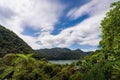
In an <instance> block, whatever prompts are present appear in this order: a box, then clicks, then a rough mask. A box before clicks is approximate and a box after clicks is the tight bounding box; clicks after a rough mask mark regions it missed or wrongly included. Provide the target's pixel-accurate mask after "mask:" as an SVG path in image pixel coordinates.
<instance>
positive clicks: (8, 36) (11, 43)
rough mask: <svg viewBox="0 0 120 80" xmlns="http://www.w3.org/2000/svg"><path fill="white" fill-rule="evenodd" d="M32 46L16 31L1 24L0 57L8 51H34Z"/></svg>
mask: <svg viewBox="0 0 120 80" xmlns="http://www.w3.org/2000/svg"><path fill="white" fill-rule="evenodd" d="M32 52H33V50H32V48H31V47H30V46H29V45H28V44H27V43H25V42H24V41H23V40H22V39H21V38H19V37H18V36H17V35H16V34H15V33H14V32H12V31H10V30H8V29H6V28H5V27H3V26H1V25H0V57H2V56H4V55H5V54H7V53H26V54H27V53H32Z"/></svg>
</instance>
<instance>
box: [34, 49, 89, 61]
mask: <svg viewBox="0 0 120 80" xmlns="http://www.w3.org/2000/svg"><path fill="white" fill-rule="evenodd" d="M35 52H36V53H35V54H34V55H33V56H34V57H35V58H37V59H40V58H46V59H48V60H75V59H80V58H83V57H84V56H87V55H89V54H90V53H91V52H83V51H82V50H80V49H76V50H70V49H68V48H51V49H39V50H35Z"/></svg>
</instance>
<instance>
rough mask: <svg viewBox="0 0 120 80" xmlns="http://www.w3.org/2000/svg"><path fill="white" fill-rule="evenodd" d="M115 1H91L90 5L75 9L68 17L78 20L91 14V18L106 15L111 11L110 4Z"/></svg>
mask: <svg viewBox="0 0 120 80" xmlns="http://www.w3.org/2000/svg"><path fill="white" fill-rule="evenodd" d="M114 1H115V0H91V1H90V2H89V3H87V4H85V5H83V6H81V7H77V8H73V9H72V10H70V11H69V12H68V14H67V17H70V18H71V19H77V18H78V17H80V16H82V15H84V14H89V15H90V16H93V15H97V14H99V13H101V12H103V13H106V11H108V10H109V6H110V3H112V2H114Z"/></svg>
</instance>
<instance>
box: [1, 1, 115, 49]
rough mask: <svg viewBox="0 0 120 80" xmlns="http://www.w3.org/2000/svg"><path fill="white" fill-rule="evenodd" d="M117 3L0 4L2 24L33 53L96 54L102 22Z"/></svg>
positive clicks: (8, 2)
mask: <svg viewBox="0 0 120 80" xmlns="http://www.w3.org/2000/svg"><path fill="white" fill-rule="evenodd" d="M114 1H116V0H0V24H1V25H3V26H4V27H6V28H8V29H10V30H11V31H13V32H15V33H16V34H17V35H18V36H19V37H20V38H22V39H23V40H24V41H25V42H26V43H28V45H30V46H31V47H32V48H33V49H44V48H54V47H60V48H70V49H78V48H79V49H81V50H83V51H95V50H96V49H98V45H99V41H100V40H101V31H100V27H101V26H100V22H101V20H103V18H104V17H105V14H106V12H108V11H109V9H110V8H109V6H110V3H112V2H114Z"/></svg>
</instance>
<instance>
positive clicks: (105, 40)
mask: <svg viewBox="0 0 120 80" xmlns="http://www.w3.org/2000/svg"><path fill="white" fill-rule="evenodd" d="M110 7H111V9H110V11H109V12H108V13H107V14H106V17H105V18H104V20H102V22H101V26H102V40H101V42H100V46H101V48H102V50H103V51H104V53H106V55H108V54H111V53H112V54H114V55H116V56H118V55H120V1H118V2H114V3H112V4H111V6H110ZM106 58H107V57H106Z"/></svg>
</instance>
